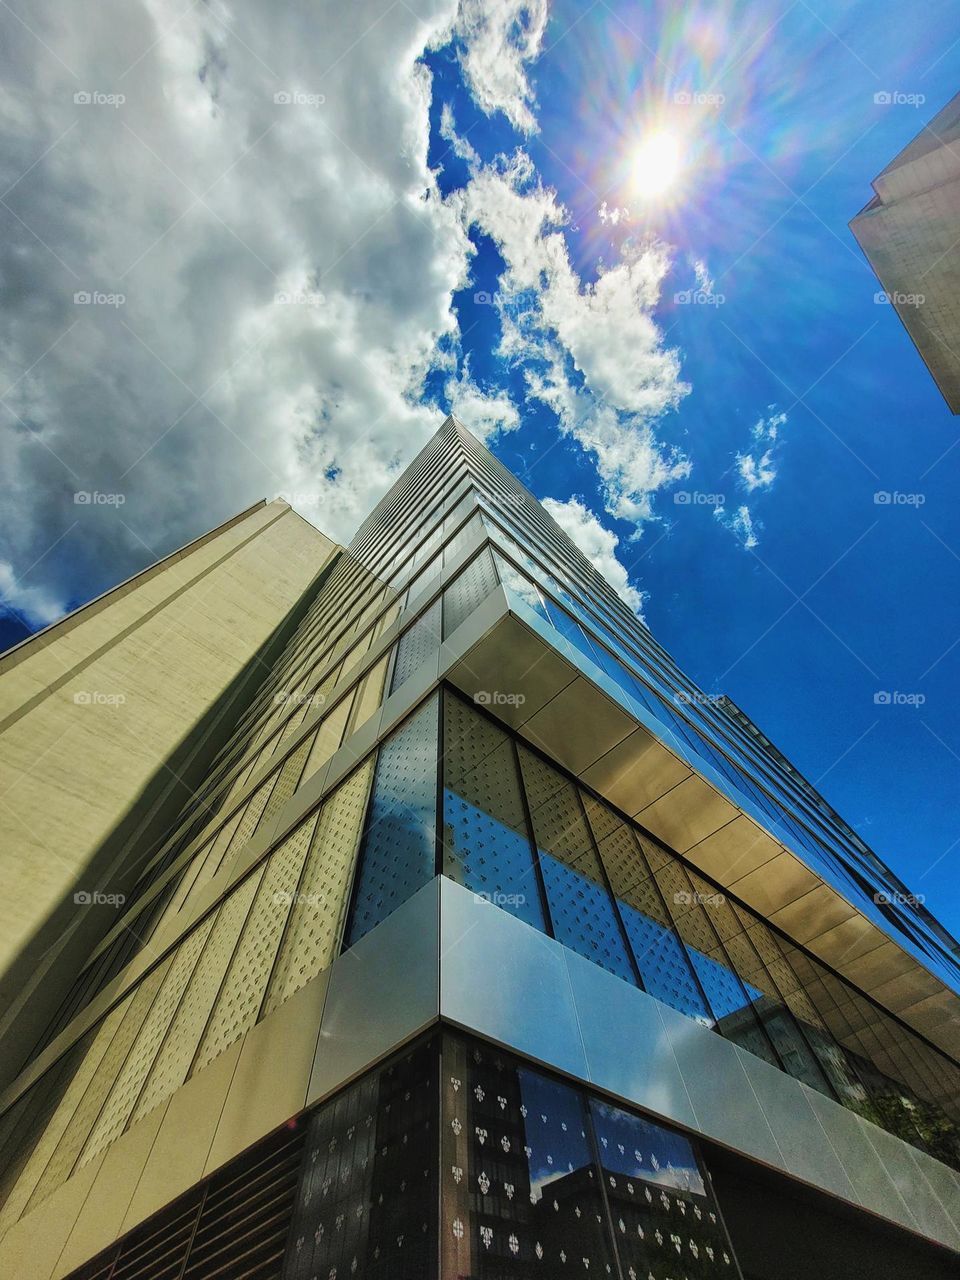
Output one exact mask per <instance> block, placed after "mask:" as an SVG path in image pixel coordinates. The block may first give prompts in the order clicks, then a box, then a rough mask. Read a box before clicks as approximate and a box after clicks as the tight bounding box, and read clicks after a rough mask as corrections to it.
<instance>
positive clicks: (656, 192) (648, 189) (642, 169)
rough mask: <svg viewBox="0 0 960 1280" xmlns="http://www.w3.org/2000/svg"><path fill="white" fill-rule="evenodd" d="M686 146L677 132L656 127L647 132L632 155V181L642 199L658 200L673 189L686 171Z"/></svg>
mask: <svg viewBox="0 0 960 1280" xmlns="http://www.w3.org/2000/svg"><path fill="white" fill-rule="evenodd" d="M683 168H684V159H683V148H682V146H681V144H680V139H679V137H678V136H677V134H676V133H674V132H672V131H671V130H669V129H656V130H654V131H652V132H650V133H648V134H647V136H646V137H645V138H643V139H642V140H641V142H640V144H639V146H638V147H637V149H636V151H635V153H634V157H633V181H634V186H635V188H636V190H637V193H638V195H639V196H640V198H641V199H642V200H656V199H659V198H660V197H661V196H664V195H666V194H667V193H668V192H669V191H670V190H671V189H672V188H674V187H675V186H676V184H677V182H678V180H679V178H680V175H681V174H682V172H683Z"/></svg>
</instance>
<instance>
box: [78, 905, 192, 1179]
mask: <svg viewBox="0 0 960 1280" xmlns="http://www.w3.org/2000/svg"><path fill="white" fill-rule="evenodd" d="M212 924H213V919H212V917H210V918H208V919H207V920H204V921H203V923H202V924H201V925H200V926H199V927H198V928H196V929H194V930H193V932H192V933H190V934H188V935H187V937H186V938H184V940H183V942H181V944H180V946H179V947H178V948H177V950H176V952H175V953H174V956H173V959H172V960H171V962H170V968H169V970H168V971H167V975H166V977H165V978H164V980H163V984H162V986H161V987H160V990H159V991H158V992H157V995H156V998H155V1000H154V1002H153V1004H152V1005H151V1006H150V1012H149V1013H148V1014H147V1016H146V1018H145V1019H144V1022H143V1026H142V1027H141V1028H140V1032H139V1034H138V1035H137V1038H136V1040H135V1041H134V1043H133V1045H132V1047H131V1049H130V1052H129V1054H128V1055H127V1060H126V1062H124V1064H123V1068H122V1069H121V1071H120V1074H119V1076H118V1077H117V1081H116V1084H115V1085H114V1086H113V1089H112V1090H111V1091H110V1096H109V1097H108V1098H107V1101H106V1103H105V1104H104V1107H103V1111H102V1112H101V1114H100V1117H99V1119H98V1120H97V1123H96V1124H95V1125H94V1127H93V1132H92V1133H91V1134H90V1137H89V1138H88V1139H87V1142H86V1145H85V1146H84V1148H83V1153H82V1155H81V1156H80V1162H79V1163H80V1165H81V1166H82V1165H85V1164H87V1162H88V1161H90V1160H92V1159H93V1157H94V1156H95V1155H97V1154H98V1152H100V1151H102V1150H103V1149H104V1148H105V1147H107V1146H109V1144H110V1143H111V1142H113V1141H114V1139H115V1138H119V1136H120V1134H121V1133H123V1131H124V1129H125V1128H126V1126H127V1122H128V1120H129V1118H130V1114H131V1112H132V1111H133V1108H134V1106H135V1104H136V1101H137V1097H138V1095H139V1093H140V1089H141V1087H142V1085H143V1082H144V1080H145V1079H146V1077H147V1073H148V1072H149V1070H150V1068H151V1066H152V1065H153V1063H154V1060H155V1059H156V1056H157V1053H158V1052H159V1050H160V1046H161V1044H162V1042H163V1037H164V1035H165V1034H166V1031H167V1028H168V1027H169V1025H170V1021H171V1019H172V1018H173V1015H174V1014H175V1012H176V1009H177V1005H178V1004H179V1003H180V998H181V997H182V995H183V992H184V989H185V987H186V985H187V982H188V981H189V979H190V975H191V974H192V973H193V969H194V966H195V965H196V963H197V960H198V958H199V956H200V952H201V950H202V949H203V944H204V943H205V942H206V940H207V934H208V933H209V932H210V928H211V926H212Z"/></svg>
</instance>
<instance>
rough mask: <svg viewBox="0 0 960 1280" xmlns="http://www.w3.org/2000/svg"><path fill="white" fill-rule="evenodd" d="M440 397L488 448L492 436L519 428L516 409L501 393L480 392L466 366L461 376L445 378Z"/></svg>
mask: <svg viewBox="0 0 960 1280" xmlns="http://www.w3.org/2000/svg"><path fill="white" fill-rule="evenodd" d="M444 395H445V397H446V400H447V403H448V404H449V406H450V412H451V413H453V414H455V415H456V416H457V417H458V418H459V419H460V420H461V421H462V422H463V423H464V424H465V425H466V426H467V427H469V429H470V430H471V431H472V432H473V434H474V435H475V436H476V437H477V438H478V439H479V440H482V441H483V442H484V443H485V444H487V445H489V444H490V443H491V441H492V439H493V437H494V436H497V435H500V434H501V433H503V432H506V431H516V429H517V428H518V427H519V426H520V414H519V413H518V412H517V407H516V405H515V404H514V403H513V401H512V400H511V399H510V397H509V395H508V394H507V393H506V392H505V391H484V390H483V389H482V388H481V387H479V386H477V384H476V383H475V382H474V380H473V378H472V377H471V375H470V368H469V364H468V363H466V364H465V365H464V369H463V371H462V373H461V374H459V375H457V376H454V377H451V378H448V379H447V382H446V385H445V387H444Z"/></svg>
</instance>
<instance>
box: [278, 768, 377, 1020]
mask: <svg viewBox="0 0 960 1280" xmlns="http://www.w3.org/2000/svg"><path fill="white" fill-rule="evenodd" d="M372 777H373V757H370V759H368V760H367V761H365V762H364V763H363V764H362V765H361V766H360V767H359V768H358V769H357V770H356V771H355V772H354V773H352V774H351V775H350V776H349V778H347V779H346V781H345V782H343V783H342V784H341V785H340V786H339V787H338V788H337V790H336V791H334V792H333V794H332V795H331V796H329V797H328V799H327V802H326V804H325V805H324V806H323V810H322V811H321V813H320V820H319V822H318V824H317V829H316V836H315V838H314V841H313V844H312V846H311V848H310V852H309V855H308V857H307V860H306V864H305V866H304V868H303V875H302V877H301V879H300V883H299V886H298V887H297V892H296V895H295V898H294V901H293V907H292V910H291V912H290V919H289V923H288V925H287V930H286V933H285V935H284V938H283V944H282V946H281V949H280V954H279V956H278V957H277V962H276V966H275V968H274V972H273V976H272V978H271V980H270V989H269V991H268V993H267V1000H266V1004H265V1006H264V1008H265V1009H266V1011H267V1012H270V1011H272V1010H273V1009H276V1008H278V1007H279V1005H281V1004H283V1002H284V1001H285V1000H288V999H289V998H290V996H292V995H293V994H294V992H296V991H299V990H300V988H301V987H303V986H305V985H306V983H307V982H309V981H310V980H311V978H314V977H315V976H316V975H317V974H318V973H320V972H321V971H322V970H323V969H326V968H327V967H328V965H330V964H331V963H332V961H333V958H334V955H335V953H336V948H337V945H338V943H339V941H340V935H341V933H342V930H343V920H344V916H345V914H346V909H347V896H348V892H349V887H350V881H351V878H352V873H353V864H354V860H355V857H356V851H357V845H358V844H359V841H360V830H361V827H362V825H363V815H364V812H365V810H366V805H367V796H368V794H369V791H370V781H371V779H372Z"/></svg>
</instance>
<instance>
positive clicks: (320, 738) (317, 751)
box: [303, 694, 353, 778]
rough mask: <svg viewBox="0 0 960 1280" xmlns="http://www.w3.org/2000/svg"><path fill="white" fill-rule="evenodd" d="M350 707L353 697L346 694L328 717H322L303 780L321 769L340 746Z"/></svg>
mask: <svg viewBox="0 0 960 1280" xmlns="http://www.w3.org/2000/svg"><path fill="white" fill-rule="evenodd" d="M352 705H353V695H352V694H348V695H347V696H346V697H345V698H341V699H340V701H339V702H338V703H337V705H336V706H335V707H334V708H333V710H332V711H331V712H330V714H329V715H328V716H325V717H324V719H323V721H322V723H321V725H320V728H319V730H318V731H317V735H316V737H315V738H314V739H313V746H312V748H311V751H310V754H309V756H308V757H307V763H306V767H305V768H304V770H303V776H304V777H305V778H309V777H310V775H311V774H312V773H316V771H317V770H318V769H320V768H322V767H323V766H324V765H325V764H326V763H327V761H328V760H329V759H330V757H331V756H332V755H333V753H334V752H335V751H336V750H337V748H338V747H339V746H340V743H341V742H342V740H343V730H344V727H345V726H346V723H347V717H348V716H349V715H350V708H351V706H352Z"/></svg>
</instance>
